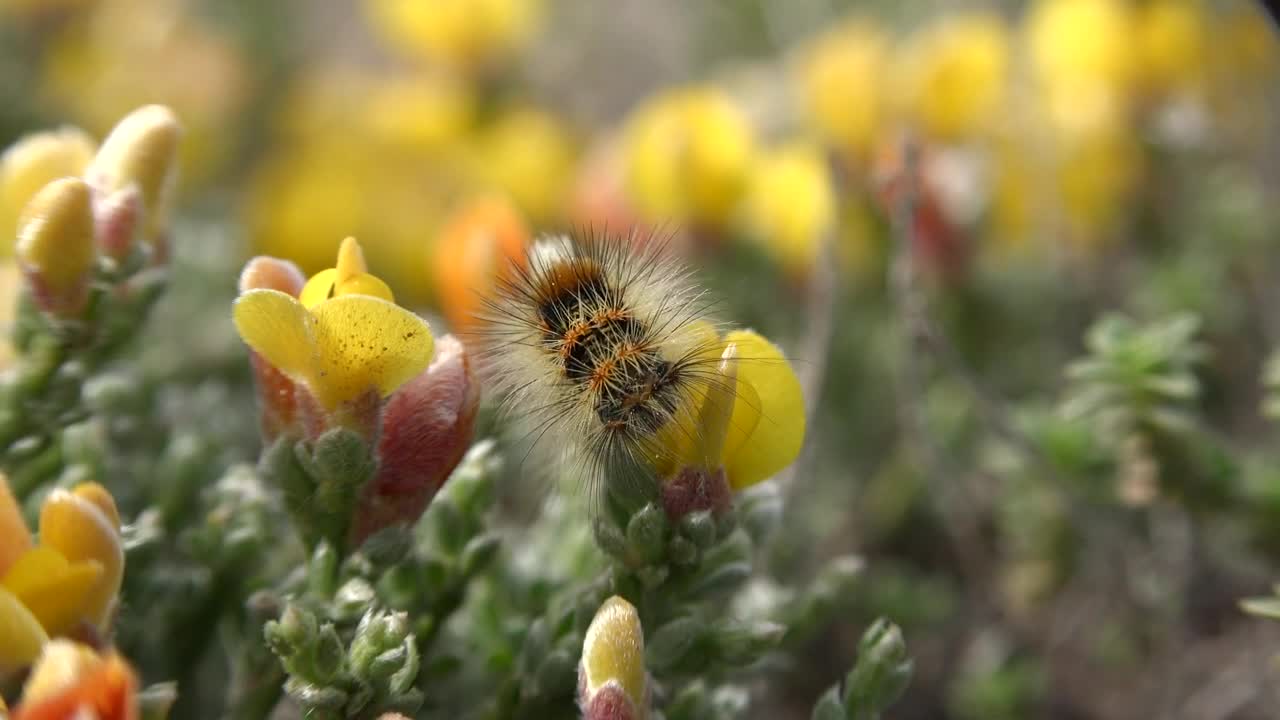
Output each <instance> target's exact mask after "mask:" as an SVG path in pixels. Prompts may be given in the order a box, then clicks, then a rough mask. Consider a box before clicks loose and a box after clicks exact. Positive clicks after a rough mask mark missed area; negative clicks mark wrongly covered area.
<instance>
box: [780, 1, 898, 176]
mask: <svg viewBox="0 0 1280 720" xmlns="http://www.w3.org/2000/svg"><path fill="white" fill-rule="evenodd" d="M888 66H889V40H888V39H887V38H886V37H885V35H884V34H883V33H882V32H881V31H880V29H879V28H878V27H876V26H875V25H873V24H872V23H870V22H868V21H864V20H853V21H849V22H846V23H844V24H843V25H840V26H838V27H836V28H834V29H832V30H830V31H828V32H827V33H825V34H823V35H821V36H820V37H818V38H817V39H816V40H814V41H813V42H812V43H811V44H810V45H809V46H808V47H806V48H804V49H803V50H802V57H801V59H800V64H799V67H798V71H799V78H798V83H797V86H798V87H799V90H800V93H801V102H802V105H803V107H804V110H805V113H806V115H807V117H808V119H809V122H810V123H811V124H812V125H813V126H814V127H815V128H816V129H817V130H818V132H819V133H821V134H822V136H823V137H824V138H825V139H826V140H827V141H828V142H830V143H832V144H833V145H835V146H836V147H838V148H840V149H841V150H843V151H845V152H847V153H849V154H850V155H851V156H852V157H854V158H856V159H865V158H866V157H867V156H868V155H869V153H870V152H871V150H872V148H873V147H874V146H875V145H876V143H877V142H878V141H879V138H880V135H881V133H882V132H883V126H884V115H885V113H886V110H887V108H886V107H885V105H886V103H885V91H886V88H885V77H884V75H885V72H886V70H887V69H888Z"/></svg>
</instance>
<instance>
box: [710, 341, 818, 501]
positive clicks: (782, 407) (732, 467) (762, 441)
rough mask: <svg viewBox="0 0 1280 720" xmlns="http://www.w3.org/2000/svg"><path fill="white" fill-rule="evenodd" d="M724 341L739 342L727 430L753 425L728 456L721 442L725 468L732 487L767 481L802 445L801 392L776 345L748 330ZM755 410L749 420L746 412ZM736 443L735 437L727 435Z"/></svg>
mask: <svg viewBox="0 0 1280 720" xmlns="http://www.w3.org/2000/svg"><path fill="white" fill-rule="evenodd" d="M725 340H726V341H727V342H730V343H736V344H737V346H738V383H739V386H743V385H745V386H748V387H750V389H751V390H752V391H754V392H755V398H754V402H752V400H753V398H752V397H751V396H750V393H749V391H746V390H745V389H743V388H740V390H739V393H738V400H737V402H736V403H734V410H733V418H732V419H730V421H729V424H730V428H731V430H730V432H731V433H733V432H737V431H741V430H744V429H746V428H752V429H751V430H750V431H749V432H748V433H747V435H746V437H745V439H744V440H743V441H742V442H741V443H740V444H738V446H737V447H736V448H735V449H734V450H733V451H732V454H729V445H730V443H728V442H727V443H726V455H725V472H726V473H727V475H728V478H729V483H730V484H731V485H732V486H733V487H734V489H742V488H745V487H749V486H751V485H754V484H755V483H758V482H760V481H761V480H765V479H768V478H770V477H772V476H773V475H774V474H776V473H777V472H778V471H779V470H782V469H783V468H785V467H786V466H788V465H790V464H791V463H792V462H793V461H795V459H796V456H798V455H799V454H800V446H801V445H802V444H803V443H804V429H805V418H804V395H803V393H802V392H801V390H800V380H799V379H798V378H797V377H796V374H795V371H794V370H792V368H791V363H789V362H787V359H786V357H784V356H783V354H782V351H781V350H779V349H778V347H777V346H776V345H774V344H773V343H771V342H769V341H768V340H766V339H764V338H763V337H761V336H760V335H758V334H757V333H754V332H752V331H750V330H737V331H734V332H731V333H729V335H728V336H727V337H726V338H725ZM754 413H758V414H759V420H758V421H757V422H755V423H754V427H752V426H753V423H752V421H751V416H752V414H754ZM731 440H734V441H735V442H736V438H731Z"/></svg>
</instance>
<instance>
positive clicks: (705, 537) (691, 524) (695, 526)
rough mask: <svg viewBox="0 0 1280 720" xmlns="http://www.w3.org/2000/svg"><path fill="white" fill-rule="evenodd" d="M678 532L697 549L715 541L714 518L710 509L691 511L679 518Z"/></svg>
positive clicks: (708, 545)
mask: <svg viewBox="0 0 1280 720" xmlns="http://www.w3.org/2000/svg"><path fill="white" fill-rule="evenodd" d="M680 534H681V535H684V536H685V537H687V538H689V540H690V542H692V543H693V544H694V545H697V546H698V548H699V549H701V550H706V549H707V548H709V547H711V544H712V543H714V542H715V541H716V519H715V517H714V516H713V515H712V514H711V511H710V510H699V511H697V512H691V513H689V514H688V515H685V516H684V517H683V518H680Z"/></svg>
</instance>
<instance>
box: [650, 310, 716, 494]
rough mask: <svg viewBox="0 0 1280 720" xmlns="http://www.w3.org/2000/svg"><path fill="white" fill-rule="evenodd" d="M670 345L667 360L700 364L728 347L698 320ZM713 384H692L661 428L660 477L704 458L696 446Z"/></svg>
mask: <svg viewBox="0 0 1280 720" xmlns="http://www.w3.org/2000/svg"><path fill="white" fill-rule="evenodd" d="M668 344H669V346H670V347H671V350H672V351H671V354H670V355H668V356H667V358H666V359H667V360H671V361H681V360H686V359H687V360H691V361H692V362H694V363H696V364H698V365H699V366H702V364H703V363H706V364H711V363H717V362H718V360H717V359H718V358H719V357H720V356H721V354H722V353H723V352H724V349H725V346H724V343H723V342H721V340H720V333H719V332H718V331H717V330H716V328H715V326H714V325H712V324H711V323H709V322H707V321H705V320H697V321H694V322H692V323H689V324H688V325H687V326H685V327H684V328H681V329H680V330H678V331H677V332H676V333H675V334H674V335H673V337H672V338H671V342H670V343H668ZM710 387H711V384H710V382H702V381H700V382H697V383H695V384H693V385H692V386H691V387H690V388H689V390H688V396H687V397H686V398H685V399H684V401H683V402H682V403H681V407H680V408H678V409H677V410H676V413H675V416H674V417H673V418H672V419H671V421H670V422H668V423H667V424H666V425H664V426H663V427H662V429H660V430H659V431H658V433H657V436H656V439H655V441H654V446H655V447H654V448H653V451H652V456H653V463H654V469H655V470H656V471H657V473H658V475H659V477H669V476H670V475H672V474H673V473H675V472H676V471H677V470H679V469H680V468H681V467H684V466H686V465H695V464H699V463H702V462H704V461H705V458H703V457H702V456H701V454H700V452H699V451H698V450H697V448H695V445H697V443H698V439H699V437H701V436H702V434H703V432H702V430H701V429H700V428H699V422H700V413H701V409H702V407H703V405H704V403H705V402H706V397H707V391H708V390H709V388H710Z"/></svg>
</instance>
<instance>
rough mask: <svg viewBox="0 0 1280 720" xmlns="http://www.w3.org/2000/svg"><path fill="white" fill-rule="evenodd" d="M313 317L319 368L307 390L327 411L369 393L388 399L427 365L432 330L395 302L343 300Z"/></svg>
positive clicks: (333, 301)
mask: <svg viewBox="0 0 1280 720" xmlns="http://www.w3.org/2000/svg"><path fill="white" fill-rule="evenodd" d="M312 314H313V315H314V317H315V320H316V324H315V338H316V349H317V351H318V354H317V358H318V363H319V365H318V368H317V370H316V378H315V382H314V383H313V386H312V391H313V392H314V393H315V395H316V397H317V399H319V400H320V402H321V403H322V404H324V405H325V406H326V407H331V408H332V407H335V406H337V405H338V404H340V403H342V402H346V401H349V400H353V399H355V398H357V397H359V396H361V395H362V394H364V393H366V392H368V391H369V390H377V391H378V393H379V394H381V395H384V396H385V395H390V394H391V393H392V392H393V391H395V389H396V388H398V387H400V386H401V385H403V384H404V383H405V382H407V381H408V380H409V379H410V378H412V377H414V376H415V375H417V374H418V373H420V372H422V371H423V370H425V369H426V368H427V365H429V364H430V363H431V350H432V347H433V340H432V337H431V328H430V327H428V325H427V323H426V321H425V320H423V319H422V318H420V317H418V316H417V315H414V314H413V313H411V312H409V311H408V310H405V309H404V308H402V307H400V306H398V305H396V304H394V303H390V302H387V301H386V300H381V299H378V298H375V297H369V296H367V295H342V296H340V297H335V298H333V299H331V300H327V301H325V302H323V303H321V304H319V305H317V306H316V307H315V309H314V310H313V311H312Z"/></svg>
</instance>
